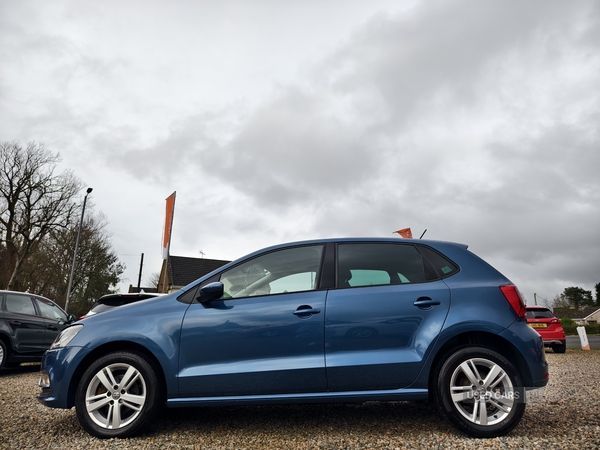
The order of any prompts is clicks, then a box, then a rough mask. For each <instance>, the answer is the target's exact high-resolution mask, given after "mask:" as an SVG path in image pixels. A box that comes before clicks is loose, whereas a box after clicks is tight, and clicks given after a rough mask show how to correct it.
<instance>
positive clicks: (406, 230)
mask: <svg viewBox="0 0 600 450" xmlns="http://www.w3.org/2000/svg"><path fill="white" fill-rule="evenodd" d="M394 233H398V234H399V235H400V236H402V237H403V238H406V239H412V231H410V228H402V229H401V230H397V231H394Z"/></svg>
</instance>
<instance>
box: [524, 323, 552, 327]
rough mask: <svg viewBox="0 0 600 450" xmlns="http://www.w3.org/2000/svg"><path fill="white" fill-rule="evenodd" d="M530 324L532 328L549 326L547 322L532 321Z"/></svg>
mask: <svg viewBox="0 0 600 450" xmlns="http://www.w3.org/2000/svg"><path fill="white" fill-rule="evenodd" d="M529 326H530V327H531V328H548V324H547V323H530V324H529Z"/></svg>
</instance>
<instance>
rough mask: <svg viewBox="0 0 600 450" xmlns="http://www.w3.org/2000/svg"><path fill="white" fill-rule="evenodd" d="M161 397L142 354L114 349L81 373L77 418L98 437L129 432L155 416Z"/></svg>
mask: <svg viewBox="0 0 600 450" xmlns="http://www.w3.org/2000/svg"><path fill="white" fill-rule="evenodd" d="M161 398H162V393H161V385H160V382H159V380H158V378H157V376H156V371H155V369H154V367H153V365H152V364H150V363H149V362H148V361H147V360H146V359H145V358H144V357H143V356H141V355H138V354H135V353H128V352H116V353H110V354H108V355H105V356H103V357H101V358H99V359H98V360H96V361H95V362H94V363H93V364H92V365H91V366H90V367H89V368H88V369H87V370H86V371H85V373H84V374H83V377H82V378H81V380H80V382H79V385H78V386H77V394H76V399H75V409H76V411H77V419H78V420H79V423H80V424H81V426H82V427H83V428H84V429H85V430H86V431H87V432H88V433H90V434H92V435H94V436H96V437H99V438H114V437H118V438H123V437H127V436H132V435H134V434H136V433H138V432H140V431H141V429H142V428H143V427H144V426H145V425H146V424H147V423H148V422H149V421H150V420H151V419H152V418H153V417H154V415H155V414H156V412H157V409H158V408H159V407H160V401H161Z"/></svg>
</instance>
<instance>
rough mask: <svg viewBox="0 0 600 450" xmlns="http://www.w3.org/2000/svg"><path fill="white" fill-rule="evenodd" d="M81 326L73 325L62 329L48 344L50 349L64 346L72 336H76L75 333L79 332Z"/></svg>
mask: <svg viewBox="0 0 600 450" xmlns="http://www.w3.org/2000/svg"><path fill="white" fill-rule="evenodd" d="M82 328H83V325H73V326H72V327H69V328H65V329H64V330H62V331H61V332H60V334H59V335H58V336H57V337H56V339H55V340H54V342H53V343H52V345H51V346H50V350H52V349H54V348H62V347H66V346H67V345H68V344H69V342H71V341H72V340H73V338H74V337H75V336H77V333H79V332H80V331H81V329H82Z"/></svg>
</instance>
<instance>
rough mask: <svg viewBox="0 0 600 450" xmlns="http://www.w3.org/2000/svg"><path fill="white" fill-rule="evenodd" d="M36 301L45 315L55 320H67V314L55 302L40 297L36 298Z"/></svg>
mask: <svg viewBox="0 0 600 450" xmlns="http://www.w3.org/2000/svg"><path fill="white" fill-rule="evenodd" d="M35 302H36V303H37V306H38V309H39V310H40V313H41V314H42V316H43V317H47V318H49V319H54V320H62V321H66V320H67V316H66V315H65V313H64V312H62V311H61V309H60V308H59V307H58V306H57V305H55V304H54V303H52V302H50V301H48V300H42V299H40V298H36V299H35Z"/></svg>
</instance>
